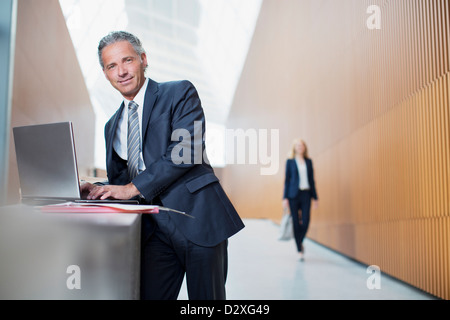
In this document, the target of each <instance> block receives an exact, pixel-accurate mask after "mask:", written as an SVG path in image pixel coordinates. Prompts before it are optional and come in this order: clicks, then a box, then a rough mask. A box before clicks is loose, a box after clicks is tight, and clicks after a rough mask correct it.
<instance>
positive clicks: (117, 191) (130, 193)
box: [82, 183, 140, 200]
mask: <svg viewBox="0 0 450 320" xmlns="http://www.w3.org/2000/svg"><path fill="white" fill-rule="evenodd" d="M86 188H90V187H89V186H86ZM82 190H83V187H82ZM139 194H140V192H139V190H138V189H137V188H136V186H135V185H134V184H132V183H129V184H127V185H125V186H111V185H106V186H95V185H92V188H90V189H89V195H88V196H87V199H88V200H97V199H100V200H105V199H116V200H129V199H131V198H133V197H135V196H137V195H139Z"/></svg>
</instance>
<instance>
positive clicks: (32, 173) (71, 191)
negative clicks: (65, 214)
mask: <svg viewBox="0 0 450 320" xmlns="http://www.w3.org/2000/svg"><path fill="white" fill-rule="evenodd" d="M13 135H14V144H15V147H16V158H17V167H18V171H19V180H20V190H21V199H22V203H24V204H30V205H46V204H56V203H63V202H82V203H122V204H139V202H138V201H137V200H84V199H82V195H81V190H80V182H79V175H78V166H77V158H76V152H75V140H74V134H73V125H72V122H60V123H50V124H43V125H32V126H23V127H15V128H13Z"/></svg>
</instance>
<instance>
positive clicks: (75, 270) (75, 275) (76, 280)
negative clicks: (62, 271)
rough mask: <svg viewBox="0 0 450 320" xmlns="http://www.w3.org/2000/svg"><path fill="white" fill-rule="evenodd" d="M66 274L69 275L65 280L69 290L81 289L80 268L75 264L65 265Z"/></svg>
mask: <svg viewBox="0 0 450 320" xmlns="http://www.w3.org/2000/svg"><path fill="white" fill-rule="evenodd" d="M66 273H67V274H70V276H69V277H68V278H67V280H66V286H67V289H69V290H74V289H76V290H80V289H81V269H80V267H79V266H77V265H71V266H68V267H67V270H66Z"/></svg>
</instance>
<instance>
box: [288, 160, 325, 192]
mask: <svg viewBox="0 0 450 320" xmlns="http://www.w3.org/2000/svg"><path fill="white" fill-rule="evenodd" d="M305 162H306V170H307V172H308V183H309V192H310V193H311V198H313V199H315V200H317V199H318V197H317V192H316V183H315V181H314V169H313V164H312V161H311V159H305ZM299 185H300V177H299V174H298V168H297V163H296V161H295V159H288V160H287V162H286V177H285V180H284V193H283V199H294V198H295V197H296V196H297V194H298V192H299V188H298V186H299Z"/></svg>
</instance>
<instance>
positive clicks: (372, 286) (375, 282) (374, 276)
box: [366, 266, 381, 290]
mask: <svg viewBox="0 0 450 320" xmlns="http://www.w3.org/2000/svg"><path fill="white" fill-rule="evenodd" d="M366 272H367V273H368V274H370V276H369V278H367V281H366V285H367V289H369V290H380V289H381V269H380V267H379V266H369V267H368V268H367V270H366Z"/></svg>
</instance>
